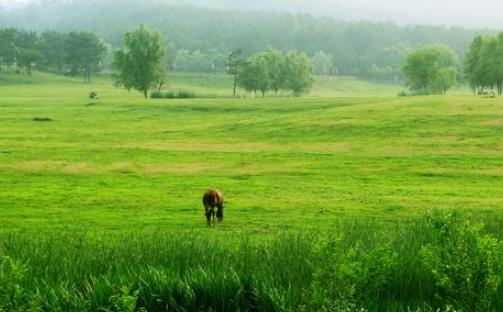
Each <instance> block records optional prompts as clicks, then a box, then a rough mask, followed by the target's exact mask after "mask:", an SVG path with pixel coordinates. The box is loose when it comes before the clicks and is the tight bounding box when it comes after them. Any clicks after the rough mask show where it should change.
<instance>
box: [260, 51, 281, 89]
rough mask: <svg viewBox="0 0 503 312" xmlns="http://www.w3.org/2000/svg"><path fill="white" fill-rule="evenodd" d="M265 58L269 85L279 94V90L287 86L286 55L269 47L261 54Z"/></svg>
mask: <svg viewBox="0 0 503 312" xmlns="http://www.w3.org/2000/svg"><path fill="white" fill-rule="evenodd" d="M261 57H262V58H263V59H264V60H265V63H266V66H267V73H268V77H269V78H268V81H269V87H270V89H271V90H273V91H274V93H275V94H276V95H278V93H279V90H281V89H286V88H287V81H288V77H287V75H286V74H287V72H286V59H285V55H284V54H283V53H282V52H281V51H280V50H277V49H267V50H266V51H265V52H263V53H262V54H261Z"/></svg>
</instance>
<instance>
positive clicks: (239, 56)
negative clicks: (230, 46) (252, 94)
mask: <svg viewBox="0 0 503 312" xmlns="http://www.w3.org/2000/svg"><path fill="white" fill-rule="evenodd" d="M244 61H245V59H244V58H243V50H241V49H236V50H234V51H232V52H231V54H229V57H228V58H227V74H229V75H232V76H233V77H234V89H233V93H232V94H233V96H234V97H236V89H237V82H238V75H239V73H240V72H241V69H242V67H243V64H244Z"/></svg>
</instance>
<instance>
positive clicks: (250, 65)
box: [238, 54, 269, 97]
mask: <svg viewBox="0 0 503 312" xmlns="http://www.w3.org/2000/svg"><path fill="white" fill-rule="evenodd" d="M238 82H239V84H240V85H241V86H242V87H243V88H245V90H246V91H250V92H252V96H253V97H255V94H256V93H257V91H258V90H260V91H262V95H265V93H266V91H267V90H268V88H269V75H268V71H267V63H266V61H265V59H264V58H263V57H262V56H261V55H258V54H255V55H252V56H251V57H250V58H249V59H248V60H247V61H246V62H245V63H244V64H243V70H242V72H241V73H240V74H239V80H238Z"/></svg>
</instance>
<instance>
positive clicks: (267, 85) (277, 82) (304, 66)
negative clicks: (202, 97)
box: [238, 49, 314, 96]
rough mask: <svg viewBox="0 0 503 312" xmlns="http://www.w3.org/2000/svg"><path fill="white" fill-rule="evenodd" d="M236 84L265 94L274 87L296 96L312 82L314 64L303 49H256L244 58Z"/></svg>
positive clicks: (276, 90)
mask: <svg viewBox="0 0 503 312" xmlns="http://www.w3.org/2000/svg"><path fill="white" fill-rule="evenodd" d="M238 81H239V84H240V85H241V86H242V87H243V88H244V89H246V90H247V91H250V92H252V93H253V94H256V93H257V92H258V91H260V92H261V93H262V95H265V94H266V92H267V91H274V93H275V94H276V95H277V94H278V93H279V92H280V91H281V90H288V91H291V92H292V93H293V94H294V95H296V96H299V95H301V94H303V93H305V92H307V91H308V90H309V89H310V88H311V86H312V85H313V81H314V80H313V67H312V65H311V62H310V60H309V57H308V56H307V55H306V54H304V53H300V54H299V53H297V52H293V51H292V52H289V53H287V54H284V53H283V52H281V51H279V50H276V49H268V50H266V51H264V52H260V53H256V54H253V55H252V56H250V57H249V58H248V59H246V60H245V61H244V62H243V65H242V68H241V70H240V72H239V75H238Z"/></svg>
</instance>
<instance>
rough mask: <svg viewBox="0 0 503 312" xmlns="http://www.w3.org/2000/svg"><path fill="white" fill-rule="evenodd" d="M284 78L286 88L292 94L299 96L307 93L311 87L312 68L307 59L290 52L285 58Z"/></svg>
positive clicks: (312, 81) (304, 55) (304, 56)
mask: <svg viewBox="0 0 503 312" xmlns="http://www.w3.org/2000/svg"><path fill="white" fill-rule="evenodd" d="M285 62H286V70H285V74H284V76H286V77H287V78H286V85H287V88H288V89H290V90H292V92H293V94H294V95H296V96H300V95H302V94H303V93H306V92H308V91H309V89H310V88H311V87H312V86H313V83H314V78H313V67H312V65H311V63H310V61H309V57H308V56H307V55H306V54H304V53H301V54H298V53H296V52H290V53H288V54H287V56H286V61H285Z"/></svg>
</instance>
